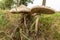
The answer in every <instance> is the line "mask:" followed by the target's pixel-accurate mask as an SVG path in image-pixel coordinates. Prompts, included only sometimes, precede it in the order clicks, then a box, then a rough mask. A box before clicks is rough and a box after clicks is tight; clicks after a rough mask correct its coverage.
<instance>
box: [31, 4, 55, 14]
mask: <svg viewBox="0 0 60 40" xmlns="http://www.w3.org/2000/svg"><path fill="white" fill-rule="evenodd" d="M31 13H40V14H41V13H43V14H53V13H55V11H54V10H53V9H52V8H50V7H47V6H38V5H37V6H35V7H33V8H32V9H31Z"/></svg>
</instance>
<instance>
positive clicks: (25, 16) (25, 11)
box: [10, 5, 31, 33]
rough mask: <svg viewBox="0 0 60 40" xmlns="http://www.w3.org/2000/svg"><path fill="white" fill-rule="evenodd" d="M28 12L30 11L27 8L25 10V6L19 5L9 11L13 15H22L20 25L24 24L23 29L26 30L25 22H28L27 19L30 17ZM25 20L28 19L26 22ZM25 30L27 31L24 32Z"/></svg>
mask: <svg viewBox="0 0 60 40" xmlns="http://www.w3.org/2000/svg"><path fill="white" fill-rule="evenodd" d="M30 11H31V10H30V9H29V8H27V7H26V6H25V5H20V6H19V7H17V8H13V9H11V10H10V12H11V13H13V14H19V13H21V14H22V18H21V19H22V20H23V22H22V23H24V26H25V28H27V24H29V23H27V22H28V21H29V19H28V17H30ZM27 19H28V21H27ZM17 28H18V27H17ZM17 28H16V29H17ZM26 30H27V29H25V30H24V31H25V32H26ZM26 33H27V32H26Z"/></svg>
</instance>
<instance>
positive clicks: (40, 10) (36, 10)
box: [31, 5, 55, 32]
mask: <svg viewBox="0 0 60 40" xmlns="http://www.w3.org/2000/svg"><path fill="white" fill-rule="evenodd" d="M53 13H55V11H54V10H53V9H52V8H50V7H46V6H39V5H37V6H35V7H33V8H32V9H31V14H35V15H36V14H37V15H36V16H37V19H36V22H35V30H36V32H37V31H38V21H39V16H40V15H39V14H53Z"/></svg>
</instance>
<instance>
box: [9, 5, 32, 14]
mask: <svg viewBox="0 0 60 40" xmlns="http://www.w3.org/2000/svg"><path fill="white" fill-rule="evenodd" d="M30 11H31V10H30V9H29V8H27V7H26V6H25V5H20V6H19V7H17V8H12V9H11V10H10V12H11V13H28V12H30Z"/></svg>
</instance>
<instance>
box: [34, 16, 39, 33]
mask: <svg viewBox="0 0 60 40" xmlns="http://www.w3.org/2000/svg"><path fill="white" fill-rule="evenodd" d="M38 22H39V15H37V19H36V23H35V32H37V31H38Z"/></svg>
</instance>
